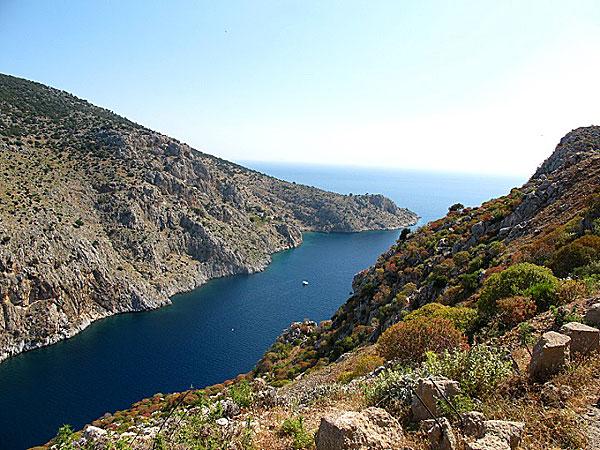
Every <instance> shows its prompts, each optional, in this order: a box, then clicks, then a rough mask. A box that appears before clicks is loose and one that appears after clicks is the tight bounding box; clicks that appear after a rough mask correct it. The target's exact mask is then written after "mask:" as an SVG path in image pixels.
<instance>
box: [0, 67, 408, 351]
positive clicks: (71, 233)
mask: <svg viewBox="0 0 600 450" xmlns="http://www.w3.org/2000/svg"><path fill="white" fill-rule="evenodd" d="M0 173H1V176H2V183H1V185H0V299H1V301H2V310H1V312H0V360H2V359H5V358H6V357H8V356H10V355H14V354H16V353H19V352H22V351H25V350H29V349H32V348H36V347H40V346H43V345H48V344H51V343H54V342H56V341H58V340H60V339H64V338H67V337H70V336H72V335H74V334H76V333H77V332H79V331H81V330H82V329H84V328H85V327H86V326H88V325H89V324H90V323H91V322H92V321H94V320H97V319H100V318H103V317H107V316H110V315H113V314H117V313H122V312H128V311H141V310H146V309H152V308H157V307H160V306H163V305H167V304H169V296H171V295H173V294H175V293H177V292H182V291H186V290H190V289H194V288H195V287H197V286H199V285H201V284H203V283H204V282H206V281H207V280H208V279H211V278H215V277H222V276H226V275H232V274H238V273H253V272H256V271H260V270H262V269H264V268H265V267H266V266H267V264H268V263H269V261H270V255H271V254H272V253H274V252H277V251H281V250H284V249H287V248H292V247H295V246H298V245H300V243H301V242H302V234H301V233H302V231H321V232H354V231H362V230H373V229H396V228H400V227H403V226H406V225H412V224H414V223H416V220H417V216H416V215H415V214H414V213H412V212H411V211H408V210H406V209H402V208H398V207H397V206H396V205H395V204H394V203H393V202H391V201H390V200H389V199H387V198H385V197H383V196H381V195H356V196H343V195H338V194H334V193H330V192H325V191H322V190H319V189H316V188H312V187H308V186H301V185H296V184H293V183H288V182H285V181H281V180H277V179H274V178H271V177H269V176H266V175H264V174H261V173H259V172H255V171H252V170H248V169H246V168H244V167H241V166H239V165H236V164H233V163H230V162H227V161H224V160H221V159H219V158H215V157H213V156H210V155H207V154H204V153H201V152H198V151H196V150H194V149H192V148H190V147H189V146H187V145H185V144H183V143H181V142H179V141H177V140H175V139H172V138H169V137H166V136H163V135H160V134H159V133H155V132H153V131H151V130H148V129H146V128H143V127H141V126H139V125H137V124H134V123H132V122H130V121H128V120H126V119H124V118H122V117H119V116H117V115H116V114H113V113H112V112H110V111H107V110H104V109H102V108H98V107H95V106H93V105H90V104H89V103H87V102H85V101H83V100H80V99H78V98H76V97H74V96H72V95H70V94H67V93H65V92H62V91H58V90H56V89H52V88H49V87H46V86H43V85H40V84H37V83H33V82H29V81H26V80H22V79H18V78H14V77H10V76H5V75H0Z"/></svg>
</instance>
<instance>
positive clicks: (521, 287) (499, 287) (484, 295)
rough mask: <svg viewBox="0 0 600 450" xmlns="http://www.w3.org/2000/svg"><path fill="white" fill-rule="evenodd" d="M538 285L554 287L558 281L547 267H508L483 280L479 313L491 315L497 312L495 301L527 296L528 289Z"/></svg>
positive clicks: (528, 265)
mask: <svg viewBox="0 0 600 450" xmlns="http://www.w3.org/2000/svg"><path fill="white" fill-rule="evenodd" d="M540 284H544V285H550V286H556V285H557V284H558V279H557V278H556V277H555V276H554V275H553V274H552V271H551V270H550V269H548V268H547V267H540V266H536V265H535V264H531V263H520V264H515V265H513V266H510V267H509V268H508V269H506V270H503V271H502V272H500V273H495V274H493V275H491V276H490V277H489V278H488V279H487V280H485V282H484V283H483V288H482V289H481V294H480V296H479V302H478V307H479V312H480V313H481V314H482V315H484V316H489V315H492V314H494V313H496V311H497V309H496V301H498V300H500V299H501V298H508V297H515V296H523V295H527V290H528V289H530V288H531V287H532V286H535V285H540Z"/></svg>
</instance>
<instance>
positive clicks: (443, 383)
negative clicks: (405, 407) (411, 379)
mask: <svg viewBox="0 0 600 450" xmlns="http://www.w3.org/2000/svg"><path fill="white" fill-rule="evenodd" d="M434 383H435V385H434ZM436 386H437V389H436ZM439 391H441V392H442V393H443V394H444V395H445V396H446V397H447V398H451V397H453V396H455V395H457V394H460V384H459V383H458V381H453V380H449V379H448V378H443V377H432V378H420V379H419V380H418V381H417V385H416V387H415V392H416V395H414V394H413V398H412V402H411V410H412V415H413V420H414V421H416V422H418V421H421V420H426V419H431V418H432V417H431V414H429V411H431V413H433V415H434V416H435V417H438V416H439V415H440V414H439V411H438V405H437V404H438V400H443V397H442V396H441V395H440V392H439ZM419 399H420V400H419ZM423 403H424V404H425V405H426V406H427V407H425V405H423ZM428 409H429V411H427V410H428Z"/></svg>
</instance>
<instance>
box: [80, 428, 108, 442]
mask: <svg viewBox="0 0 600 450" xmlns="http://www.w3.org/2000/svg"><path fill="white" fill-rule="evenodd" d="M107 435H108V431H106V430H104V429H102V428H98V427H95V426H93V425H88V426H87V428H86V429H85V430H83V433H81V437H82V438H85V439H88V440H91V441H94V440H97V439H101V438H104V437H106V436H107Z"/></svg>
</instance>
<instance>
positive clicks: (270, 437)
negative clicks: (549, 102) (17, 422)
mask: <svg viewBox="0 0 600 450" xmlns="http://www.w3.org/2000/svg"><path fill="white" fill-rule="evenodd" d="M407 231H408V230H407ZM507 273H510V274H511V277H512V278H511V277H507V278H504V279H503V278H502V275H503V274H507ZM532 273H534V274H542V275H543V277H542V279H543V280H544V281H546V280H547V281H549V283H538V282H537V281H536V279H535V277H531V274H532ZM553 273H554V274H553ZM502 281H504V282H505V286H503V289H504V291H503V292H501V295H500V296H499V297H498V300H506V299H509V300H515V301H514V302H512V303H511V302H507V303H502V302H497V303H496V306H497V308H498V310H497V311H493V312H490V311H489V310H487V309H486V308H484V306H486V303H485V302H483V301H482V300H484V298H485V296H486V295H489V292H490V289H491V288H490V286H491V287H498V286H499V283H500V282H502ZM520 283H522V284H524V285H525V286H519V284H520ZM550 283H552V284H551V285H550ZM515 286H516V287H517V288H519V289H523V290H524V292H522V293H517V294H515V293H514V292H513V291H512V290H511V289H513V288H515ZM525 287H527V290H525ZM531 287H533V288H535V289H533V290H530V289H529V288H531ZM353 289H354V293H353V294H352V296H351V297H350V298H349V299H348V301H347V302H346V303H345V304H344V305H342V306H341V307H340V308H339V310H338V311H337V312H336V314H335V315H334V316H333V318H332V320H330V321H325V322H323V323H321V324H319V325H317V324H316V323H314V322H312V321H309V320H305V321H303V322H297V323H294V324H292V326H291V327H290V328H289V329H287V330H285V331H284V332H283V333H282V335H281V336H280V337H279V338H278V339H277V342H276V343H275V344H274V345H273V346H272V347H271V349H269V350H268V351H267V352H266V353H265V356H264V358H263V359H262V360H261V361H260V362H259V364H258V365H257V367H256V368H255V369H254V371H252V372H251V373H249V374H242V375H240V376H238V377H237V378H236V379H235V380H228V381H225V382H224V383H223V384H219V385H215V386H210V387H208V388H205V389H203V390H193V391H188V392H186V393H181V394H169V395H163V394H156V395H155V396H154V397H152V398H148V399H145V400H142V401H140V402H138V403H136V404H134V405H133V407H132V408H131V409H129V410H127V411H119V412H116V413H115V414H114V415H110V414H107V415H105V416H104V417H102V418H100V419H98V420H96V421H94V422H93V425H94V426H96V427H99V428H94V427H91V428H88V429H87V430H86V431H84V432H83V433H81V432H77V433H70V431H69V430H64V429H63V432H64V436H67V437H65V438H64V439H65V441H64V442H78V443H79V444H80V445H83V444H89V443H92V442H93V443H95V444H98V445H101V448H104V447H106V448H108V446H109V445H110V443H116V442H120V443H121V445H123V446H124V447H125V448H134V449H145V448H152V446H154V445H155V443H156V442H160V443H161V445H163V447H164V448H211V445H212V446H214V447H224V448H248V447H249V446H250V445H252V446H253V447H254V448H264V449H267V448H268V449H275V448H278V449H289V448H315V440H314V438H313V436H314V433H315V432H316V430H317V428H319V424H321V425H322V424H323V422H321V419H322V418H323V417H327V416H329V419H328V420H329V422H328V423H329V424H331V423H332V421H333V422H335V418H339V417H342V416H343V417H346V418H347V417H356V413H354V412H356V411H361V410H364V409H366V408H367V407H373V406H376V407H380V408H385V409H386V410H387V412H388V413H391V414H392V415H394V416H395V418H396V419H397V420H398V421H399V422H400V423H401V424H402V426H403V427H404V438H401V439H398V438H397V436H396V437H395V438H393V439H395V441H394V443H395V445H396V446H397V447H398V448H404V446H410V448H417V449H427V448H437V447H435V445H436V444H435V442H434V441H435V435H434V439H433V440H432V443H431V444H430V442H428V441H427V440H426V438H427V433H423V432H418V431H416V430H418V429H419V425H422V424H423V423H424V422H421V423H420V424H419V422H420V421H421V420H422V419H418V418H415V416H414V414H412V413H411V409H412V408H411V401H412V403H413V408H414V405H415V404H416V405H418V406H420V404H419V403H418V402H416V400H415V398H416V397H415V395H414V394H413V391H412V389H414V388H415V387H416V385H417V383H418V381H417V380H418V378H419V377H428V376H440V375H442V376H450V375H449V373H451V374H452V377H453V380H458V381H452V383H456V384H458V385H460V387H461V389H463V392H462V393H461V394H460V395H458V396H456V397H452V398H453V399H454V403H453V404H452V407H450V406H449V404H448V401H447V400H445V401H446V405H445V408H440V409H439V411H440V413H441V415H443V416H445V417H447V418H449V419H450V420H451V421H450V422H448V428H449V429H450V430H452V433H453V436H455V437H456V438H457V439H458V446H456V447H453V448H492V447H493V448H516V447H517V446H518V445H519V442H521V445H522V447H523V448H532V449H545V448H596V447H597V442H598V439H597V428H598V426H597V417H598V416H599V415H600V410H598V408H597V400H598V392H599V389H600V382H599V381H598V380H600V378H599V375H600V358H598V353H597V352H596V353H594V352H589V349H590V348H591V346H589V343H587V344H586V345H587V346H588V347H587V349H588V351H587V352H585V353H583V354H579V355H576V356H575V355H572V356H571V358H572V359H571V361H572V362H574V364H571V365H569V366H568V368H567V369H564V368H563V369H562V370H561V369H559V368H557V369H556V373H553V374H551V376H548V377H547V378H546V379H542V380H539V379H537V378H536V377H535V376H531V377H529V376H528V363H529V362H530V361H531V360H532V359H533V358H532V357H531V356H530V351H531V350H530V349H529V348H528V346H531V342H528V338H527V336H529V337H532V338H534V339H535V338H537V337H539V336H540V335H541V334H542V333H545V332H547V331H550V330H552V331H555V332H556V331H559V330H561V327H562V326H563V325H564V324H566V323H567V322H584V321H585V320H586V319H588V316H589V313H590V311H592V312H594V316H593V317H595V319H594V321H593V323H590V324H592V325H594V326H598V325H600V314H598V311H600V303H598V302H599V301H600V296H599V293H600V127H588V128H580V129H577V130H574V131H572V132H571V133H569V134H568V135H567V136H565V137H564V138H563V139H562V140H561V142H560V143H559V145H558V146H557V148H556V150H555V152H554V153H553V154H552V156H551V157H550V158H548V159H547V160H546V161H545V162H544V163H543V164H542V165H541V166H540V168H539V169H538V170H537V171H536V173H535V174H534V175H533V176H532V178H531V179H530V180H529V181H528V182H527V183H525V185H524V186H522V187H521V188H519V189H513V190H512V191H511V192H510V194H509V195H507V196H504V197H500V198H498V199H495V200H491V201H489V202H486V203H484V204H483V205H482V206H480V207H477V208H463V207H462V206H461V205H459V204H457V205H453V206H452V207H451V208H450V211H449V213H448V215H447V216H446V217H444V218H442V219H439V220H437V221H434V222H431V223H429V224H427V225H425V226H423V227H421V228H420V229H418V230H417V231H415V232H413V233H407V232H403V233H402V234H401V236H400V239H399V240H398V242H397V244H396V245H394V246H393V247H392V248H390V249H389V251H388V252H386V253H384V254H383V255H381V256H380V258H379V259H378V261H377V262H376V264H374V265H373V266H372V267H370V268H368V269H367V270H365V271H363V272H361V273H359V274H357V276H356V277H355V279H354V283H353ZM513 296H515V297H513ZM519 302H523V303H522V304H519ZM525 304H527V305H528V306H529V307H530V308H531V309H529V310H527V309H519V308H521V307H522V305H525ZM500 307H502V308H504V309H502V310H500ZM536 308H537V309H536ZM436 311H437V312H440V313H442V314H443V316H437V317H436V316H435V313H436ZM586 313H587V314H586ZM419 314H420V316H419ZM584 315H585V317H584ZM419 317H420V319H422V320H421V322H420V323H421V324H429V323H431V322H432V319H438V321H437V322H435V325H436V326H440V329H438V330H436V329H434V328H433V327H429V328H421V330H422V329H426V330H427V331H428V332H430V333H431V335H435V336H434V337H433V338H432V339H440V341H443V342H446V341H444V340H445V339H446V335H448V334H454V335H457V334H462V337H463V338H465V339H464V341H457V342H456V346H455V347H454V348H452V347H450V349H451V352H450V353H445V354H443V353H442V352H441V351H440V352H439V353H438V354H437V356H433V357H432V356H425V355H424V354H423V352H424V350H428V348H426V347H425V344H423V343H427V342H428V338H430V336H414V335H412V336H411V335H409V334H405V335H396V336H398V337H396V339H397V341H396V342H395V344H396V347H395V349H396V352H397V353H399V354H402V353H403V352H406V353H407V354H408V355H404V356H405V359H404V360H399V359H397V358H398V356H399V355H398V354H395V355H393V357H389V356H388V353H389V352H388V351H385V345H386V342H390V341H391V340H393V339H394V335H393V334H390V333H388V330H389V331H394V329H398V326H399V325H402V324H407V323H411V321H412V323H413V324H415V323H418V322H419ZM571 325H578V326H579V325H581V324H579V323H575V324H571ZM444 327H445V328H444ZM413 330H418V328H416V327H415V328H413ZM592 331H593V329H592ZM588 332H589V330H588ZM384 333H385V334H384ZM463 333H464V334H463ZM594 333H596V334H595V336H596V338H597V334H598V330H595V331H594ZM382 334H383V336H384V338H382V339H379V340H378V338H379V337H380V336H382ZM465 334H466V335H467V336H468V337H469V343H470V344H471V345H472V348H471V349H469V347H468V345H466V337H465ZM386 336H388V339H386ZM390 336H391V337H390ZM377 340H378V341H377ZM375 341H377V343H376V344H375V345H373V342H375ZM382 341H383V342H382ZM408 341H410V342H408ZM415 342H416V343H417V344H416V345H415ZM479 343H483V344H481V345H480V344H479ZM419 345H423V347H422V348H420V347H419ZM526 347H527V348H526ZM536 347H537V346H536ZM446 348H447V347H446ZM415 349H417V350H419V351H420V353H419V351H415ZM552 351H553V352H554V353H553V354H554V355H557V354H558V352H556V349H555V348H553V350H552ZM534 352H535V350H534ZM391 353H393V352H391ZM342 354H343V357H340V355H342ZM561 354H562V353H561ZM534 355H535V353H534ZM423 359H426V361H425V362H423ZM442 359H444V360H445V361H446V363H442V362H441V361H442ZM466 361H474V364H473V365H472V366H471V365H469V364H467V363H466ZM382 365H384V367H382ZM544 382H546V383H544ZM267 383H268V384H269V385H270V386H268V385H267ZM442 395H443V394H442ZM432 398H433V399H434V400H433V405H436V404H437V402H436V401H435V395H434V397H432ZM438 399H439V401H440V403H441V404H443V403H444V402H442V399H441V398H439V397H438ZM456 408H459V409H460V412H464V411H472V410H477V411H479V413H478V414H479V415H480V417H483V418H486V419H491V420H502V421H506V420H509V421H516V422H519V423H517V424H516V426H517V427H520V430H521V431H520V432H519V433H518V437H517V436H516V435H515V436H513V435H512V434H511V433H508V432H507V433H508V434H507V435H509V434H510V435H511V439H510V445H509V442H508V438H506V436H505V437H504V438H503V439H504V440H506V442H500V443H498V442H495V444H494V445H495V446H492V445H490V443H489V442H487V446H486V445H484V443H482V442H479V443H478V442H475V443H474V442H473V441H475V440H476V439H479V438H482V436H480V435H479V434H477V435H476V436H475V437H474V436H473V435H472V433H471V435H469V432H468V425H469V422H468V421H464V420H463V419H459V417H458V414H457V411H458V410H457V409H456ZM436 409H437V406H436ZM347 411H351V412H353V413H351V414H350V416H349V415H347V414H344V412H347ZM379 417H385V415H383V416H381V415H380V416H379ZM332 418H333V419H332ZM341 422H344V420H340V421H339V422H337V423H338V424H339V423H341ZM356 423H357V422H355V421H353V422H348V423H347V424H346V425H347V428H346V430H348V431H347V433H348V435H352V434H353V433H358V432H357V431H356V429H357V426H355V425H354V424H356ZM386 423H390V422H389V421H387V422H386ZM471 425H472V424H471ZM508 425H510V424H508ZM512 425H515V423H514V422H513V424H512ZM512 425H511V426H512ZM336 426H337V425H336ZM503 426H507V423H503ZM322 428H323V429H324V430H325V432H326V431H327V428H329V431H330V433H329V436H332V435H334V434H335V431H336V430H335V428H333V427H332V426H331V425H329V427H326V426H325V427H322ZM386 429H387V431H388V432H389V428H386ZM471 431H472V430H471ZM486 433H487V432H486ZM484 434H485V433H484ZM59 436H62V435H59ZM391 436H392V435H391V434H390V435H389V436H383V438H387V439H392V437H391ZM378 437H381V436H378ZM488 438H489V439H492V434H490V436H488ZM521 439H522V440H521ZM54 442H58V441H57V440H55V441H54ZM326 444H327V443H326V442H325V445H323V441H321V446H319V445H317V448H329V447H327V445H326ZM586 444H587V445H586ZM102 445H104V447H102ZM432 445H433V447H432ZM469 445H473V446H469ZM386 448H387V447H386ZM448 448H449V447H448ZM519 448H521V447H519Z"/></svg>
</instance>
